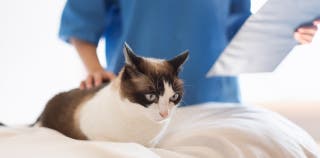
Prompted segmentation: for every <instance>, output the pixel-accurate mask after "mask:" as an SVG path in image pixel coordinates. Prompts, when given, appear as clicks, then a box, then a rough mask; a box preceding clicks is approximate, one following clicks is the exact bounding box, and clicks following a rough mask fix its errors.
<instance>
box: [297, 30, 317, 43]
mask: <svg viewBox="0 0 320 158" xmlns="http://www.w3.org/2000/svg"><path fill="white" fill-rule="evenodd" d="M294 38H295V39H296V40H297V41H298V42H299V43H301V44H308V43H311V42H312V39H313V36H312V35H309V34H301V33H298V32H296V33H295V34H294Z"/></svg>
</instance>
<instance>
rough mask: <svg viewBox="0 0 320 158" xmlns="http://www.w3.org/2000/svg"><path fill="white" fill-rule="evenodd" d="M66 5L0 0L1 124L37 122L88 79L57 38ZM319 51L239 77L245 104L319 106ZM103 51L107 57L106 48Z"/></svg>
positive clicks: (305, 50)
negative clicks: (60, 95) (50, 104)
mask: <svg viewBox="0 0 320 158" xmlns="http://www.w3.org/2000/svg"><path fill="white" fill-rule="evenodd" d="M265 1H266V0H253V3H252V10H253V11H254V12H255V11H256V10H257V9H258V8H259V6H261V5H262V4H263V3H264V2H265ZM64 3H65V1H61V0H58V1H49V0H47V1H45V0H28V1H24V0H2V1H1V5H0V13H1V14H0V73H1V76H0V121H1V122H5V123H8V124H22V123H31V122H33V121H34V120H35V119H36V118H37V116H38V115H39V113H40V112H41V111H42V109H43V107H44V105H45V103H46V102H47V101H48V99H50V98H51V97H52V96H53V95H54V94H56V93H57V92H60V91H62V90H68V89H70V88H73V87H76V86H78V83H79V82H80V80H81V79H82V78H84V75H85V73H84V69H83V67H82V65H81V63H80V60H79V59H78V56H77V55H76V53H75V51H74V50H73V49H72V48H71V47H70V46H69V45H67V44H64V43H63V42H61V41H60V40H59V39H58V37H57V31H58V26H59V20H60V14H61V11H62V8H63V6H64ZM319 47H320V46H319V44H318V45H316V46H302V47H298V48H296V49H295V51H293V52H292V53H291V54H290V56H289V57H288V58H287V59H286V61H285V62H284V63H283V64H282V65H281V66H280V67H279V69H278V70H277V71H276V72H275V73H272V74H258V75H244V76H241V89H242V96H243V100H244V102H261V101H274V100H316V101H319V100H320V93H319V91H320V84H319V81H320V75H319V70H317V69H318V68H319V67H320V62H318V61H319V59H320V58H319V57H320V55H319V54H320V51H319ZM99 52H100V53H99V55H100V56H103V48H100V49H99ZM102 59H103V58H102ZM102 61H103V60H102Z"/></svg>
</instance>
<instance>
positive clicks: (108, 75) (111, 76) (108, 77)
mask: <svg viewBox="0 0 320 158" xmlns="http://www.w3.org/2000/svg"><path fill="white" fill-rule="evenodd" d="M102 77H103V79H104V81H106V80H112V79H114V78H116V75H115V74H113V73H111V72H104V73H103V74H102Z"/></svg>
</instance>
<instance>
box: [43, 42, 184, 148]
mask: <svg viewBox="0 0 320 158" xmlns="http://www.w3.org/2000/svg"><path fill="white" fill-rule="evenodd" d="M124 55H125V59H126V64H125V66H124V67H123V68H122V70H121V71H120V73H119V75H118V77H117V78H116V79H114V80H112V81H111V82H109V83H106V84H104V85H102V86H100V87H96V88H92V89H88V90H80V89H74V90H71V91H68V92H64V93H60V94H58V95H56V96H55V97H53V98H52V99H51V100H50V101H49V102H48V103H47V105H46V107H45V110H44V111H43V113H42V114H41V116H40V118H39V120H38V121H37V125H39V126H43V127H48V128H52V129H55V130H57V131H60V132H61V133H63V134H64V135H66V136H69V137H71V138H74V139H82V140H87V139H89V140H107V141H121V142H136V143H140V144H143V145H147V146H149V145H153V144H154V143H155V141H156V140H157V139H158V137H159V136H160V135H161V133H162V132H163V130H164V129H165V127H166V126H167V124H168V122H169V120H170V115H172V114H173V111H174V109H175V107H176V105H177V104H178V103H179V102H180V100H181V98H182V96H183V82H182V80H180V79H179V78H178V73H179V71H180V69H181V66H182V65H183V63H184V62H185V61H186V59H187V57H188V52H185V53H182V54H181V55H179V56H177V57H175V58H173V59H171V60H159V59H151V58H143V57H139V56H136V55H135V54H134V53H133V51H132V50H131V49H130V47H129V46H128V45H126V44H125V47H124Z"/></svg>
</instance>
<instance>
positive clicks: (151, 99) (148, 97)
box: [145, 94, 157, 102]
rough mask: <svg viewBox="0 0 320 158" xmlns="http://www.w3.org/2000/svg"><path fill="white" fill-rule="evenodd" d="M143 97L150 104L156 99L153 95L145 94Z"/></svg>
mask: <svg viewBox="0 0 320 158" xmlns="http://www.w3.org/2000/svg"><path fill="white" fill-rule="evenodd" d="M145 97H146V99H147V100H148V101H150V102H154V101H155V100H156V99H157V96H156V95H155V94H146V95H145Z"/></svg>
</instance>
